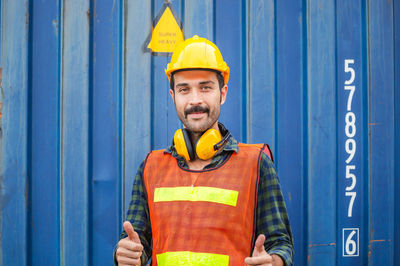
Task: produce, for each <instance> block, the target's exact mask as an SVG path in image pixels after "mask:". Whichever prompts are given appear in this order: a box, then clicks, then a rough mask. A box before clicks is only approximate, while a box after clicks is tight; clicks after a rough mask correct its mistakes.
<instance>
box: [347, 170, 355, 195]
mask: <svg viewBox="0 0 400 266" xmlns="http://www.w3.org/2000/svg"><path fill="white" fill-rule="evenodd" d="M355 169H356V166H355V165H346V178H351V185H350V186H348V187H346V190H347V191H351V190H353V189H354V188H355V186H356V183H357V179H356V176H355V174H353V173H351V172H350V170H355Z"/></svg>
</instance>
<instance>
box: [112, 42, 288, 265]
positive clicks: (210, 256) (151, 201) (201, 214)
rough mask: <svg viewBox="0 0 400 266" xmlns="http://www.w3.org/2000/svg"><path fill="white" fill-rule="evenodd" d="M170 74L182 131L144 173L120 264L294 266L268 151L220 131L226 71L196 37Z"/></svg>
mask: <svg viewBox="0 0 400 266" xmlns="http://www.w3.org/2000/svg"><path fill="white" fill-rule="evenodd" d="M166 74H167V76H168V78H169V80H170V84H171V89H170V94H171V97H172V100H173V101H174V104H175V107H176V112H177V114H178V117H179V119H180V121H181V122H182V124H183V129H180V130H178V131H177V132H176V133H175V136H174V140H173V144H172V145H171V146H170V147H168V148H167V149H166V150H163V151H153V152H151V153H149V155H148V156H147V158H146V159H145V161H144V162H143V163H142V164H141V165H140V167H139V169H138V172H137V175H136V178H135V181H134V185H133V190H132V199H131V203H130V206H129V210H128V215H127V220H128V221H126V222H124V224H123V227H124V232H123V233H122V235H121V240H120V241H119V242H118V245H117V249H116V252H115V254H114V256H115V257H114V258H115V262H116V264H118V265H145V264H146V263H147V262H148V260H149V259H150V258H151V259H152V264H153V265H199V266H200V265H220V266H224V265H244V264H247V265H290V264H292V259H293V241H292V236H291V230H290V226H289V221H288V216H287V213H286V207H285V203H284V200H283V196H282V192H281V189H280V184H279V181H278V178H277V175H276V171H275V169H274V166H273V163H272V161H271V159H270V157H271V158H272V156H271V154H270V151H269V148H268V146H266V145H248V144H242V143H238V142H237V141H236V140H235V139H234V138H233V137H232V136H231V135H230V133H229V131H228V130H227V129H225V127H224V126H223V125H222V124H221V123H219V122H218V118H219V114H220V107H221V105H223V104H224V102H225V100H226V96H227V91H228V87H227V85H226V84H227V83H228V80H229V67H228V66H227V64H226V63H225V62H224V61H223V58H222V55H221V53H220V51H219V50H218V47H217V46H215V44H213V43H212V42H210V41H209V40H207V39H204V38H199V37H198V36H194V37H193V38H190V39H187V40H186V41H184V42H183V43H181V44H180V45H179V46H178V47H177V49H176V50H175V52H174V53H173V55H172V58H171V62H170V63H169V64H168V66H167V69H166Z"/></svg>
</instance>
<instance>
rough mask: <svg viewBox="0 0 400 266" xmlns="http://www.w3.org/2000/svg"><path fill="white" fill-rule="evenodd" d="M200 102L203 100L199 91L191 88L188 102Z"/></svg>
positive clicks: (195, 103) (194, 103)
mask: <svg viewBox="0 0 400 266" xmlns="http://www.w3.org/2000/svg"><path fill="white" fill-rule="evenodd" d="M202 102H203V97H202V95H201V93H200V92H199V91H198V90H196V89H194V90H192V93H191V95H190V102H189V103H190V104H191V105H199V104H201V103H202Z"/></svg>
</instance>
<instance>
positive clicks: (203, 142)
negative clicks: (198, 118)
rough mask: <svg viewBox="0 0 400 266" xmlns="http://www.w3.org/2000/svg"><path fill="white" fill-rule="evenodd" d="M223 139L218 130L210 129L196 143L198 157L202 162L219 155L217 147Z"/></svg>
mask: <svg viewBox="0 0 400 266" xmlns="http://www.w3.org/2000/svg"><path fill="white" fill-rule="evenodd" d="M221 139H222V136H221V133H219V131H218V130H216V129H213V128H210V129H209V130H207V131H206V132H204V133H203V135H201V137H200V138H199V140H198V141H197V143H196V154H197V157H199V158H200V159H202V160H208V159H211V158H212V157H213V156H214V155H215V154H216V153H217V151H218V149H216V145H217V144H218V143H219V142H220V141H221Z"/></svg>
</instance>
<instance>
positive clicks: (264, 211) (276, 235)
mask: <svg viewBox="0 0 400 266" xmlns="http://www.w3.org/2000/svg"><path fill="white" fill-rule="evenodd" d="M257 197H258V198H257V226H256V237H257V236H258V235H259V234H264V235H265V236H266V241H265V244H264V246H265V249H266V251H267V252H268V254H277V255H279V256H280V257H281V258H282V259H283V261H284V263H285V265H292V263H293V255H294V250H293V239H292V233H291V229H290V225H289V218H288V214H287V212H286V205H285V201H284V198H283V195H282V191H281V187H280V184H279V180H278V176H277V174H276V170H275V167H274V165H273V163H272V161H271V160H270V159H269V158H268V156H267V155H265V154H264V153H263V154H262V156H261V162H260V180H259V186H258V194H257Z"/></svg>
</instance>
